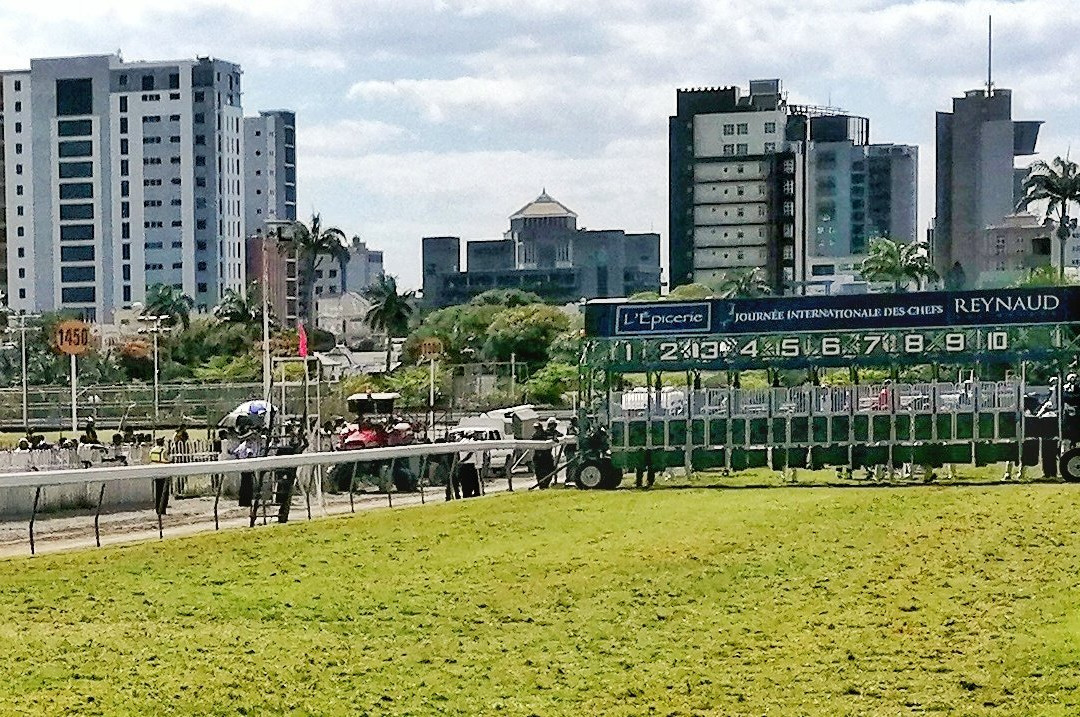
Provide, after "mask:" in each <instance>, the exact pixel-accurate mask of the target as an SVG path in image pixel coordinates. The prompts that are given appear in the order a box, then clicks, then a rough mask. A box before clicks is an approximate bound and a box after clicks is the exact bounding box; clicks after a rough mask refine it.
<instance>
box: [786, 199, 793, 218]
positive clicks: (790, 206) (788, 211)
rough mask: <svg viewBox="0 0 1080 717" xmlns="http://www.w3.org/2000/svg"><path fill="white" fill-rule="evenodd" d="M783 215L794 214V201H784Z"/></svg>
mask: <svg viewBox="0 0 1080 717" xmlns="http://www.w3.org/2000/svg"><path fill="white" fill-rule="evenodd" d="M784 216H786V217H792V216H795V202H784Z"/></svg>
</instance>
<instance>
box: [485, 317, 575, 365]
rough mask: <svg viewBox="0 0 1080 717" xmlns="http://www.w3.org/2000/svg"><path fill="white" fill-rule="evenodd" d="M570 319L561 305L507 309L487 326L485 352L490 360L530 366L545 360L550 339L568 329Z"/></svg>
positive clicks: (542, 362)
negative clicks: (515, 360)
mask: <svg viewBox="0 0 1080 717" xmlns="http://www.w3.org/2000/svg"><path fill="white" fill-rule="evenodd" d="M570 326H571V319H570V317H569V316H568V315H567V314H566V312H564V311H563V310H562V309H559V308H556V307H554V306H548V305H546V304H532V305H530V306H518V307H515V308H512V309H506V310H505V311H502V312H500V313H499V315H498V316H496V317H495V320H494V321H492V322H491V325H490V326H489V327H488V330H487V338H486V340H485V341H484V352H483V353H484V356H485V357H486V358H487V359H488V360H490V361H509V360H510V357H511V356H512V355H513V356H516V357H517V360H518V361H521V362H522V363H527V364H530V365H532V366H538V365H541V364H544V363H547V361H548V358H549V351H550V348H551V344H552V342H553V341H554V340H555V337H557V336H558V335H559V334H561V333H563V332H564V331H567V330H568V329H570Z"/></svg>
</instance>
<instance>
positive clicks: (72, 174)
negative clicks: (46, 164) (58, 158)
mask: <svg viewBox="0 0 1080 717" xmlns="http://www.w3.org/2000/svg"><path fill="white" fill-rule="evenodd" d="M93 175H94V165H93V163H92V162H62V163H61V164H60V179H82V178H84V177H92V176H93Z"/></svg>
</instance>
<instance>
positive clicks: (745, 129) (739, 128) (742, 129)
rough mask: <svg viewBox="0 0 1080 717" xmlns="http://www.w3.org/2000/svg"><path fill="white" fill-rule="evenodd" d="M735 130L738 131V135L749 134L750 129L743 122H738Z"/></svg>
mask: <svg viewBox="0 0 1080 717" xmlns="http://www.w3.org/2000/svg"><path fill="white" fill-rule="evenodd" d="M736 130H737V131H738V133H739V134H749V133H750V127H749V126H748V125H747V124H746V123H745V122H740V123H739V125H738V126H737V127H736Z"/></svg>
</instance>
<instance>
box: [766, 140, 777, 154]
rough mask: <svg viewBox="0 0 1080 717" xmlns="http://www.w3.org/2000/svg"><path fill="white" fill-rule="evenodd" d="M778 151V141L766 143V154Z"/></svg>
mask: <svg viewBox="0 0 1080 717" xmlns="http://www.w3.org/2000/svg"><path fill="white" fill-rule="evenodd" d="M775 151H776V142H766V143H765V154H773V153H774V152H775Z"/></svg>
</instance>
